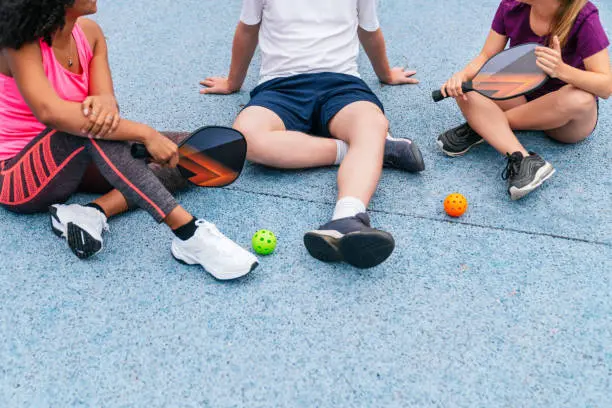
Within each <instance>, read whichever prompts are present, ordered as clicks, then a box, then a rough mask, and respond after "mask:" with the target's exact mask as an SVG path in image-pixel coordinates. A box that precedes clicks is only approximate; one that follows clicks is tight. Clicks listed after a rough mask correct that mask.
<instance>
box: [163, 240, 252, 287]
mask: <svg viewBox="0 0 612 408" xmlns="http://www.w3.org/2000/svg"><path fill="white" fill-rule="evenodd" d="M170 252H171V253H172V256H173V257H174V259H176V260H177V261H178V262H180V263H182V264H183V265H200V266H201V267H202V268H203V269H204V270H205V271H206V272H208V273H209V274H210V275H211V276H213V277H214V278H215V279H217V280H220V281H228V280H233V279H238V278H242V277H243V276H246V275H248V274H249V273H251V272H253V271H254V270H255V269H257V267H258V266H259V262H257V261H255V262H253V263H252V264H251V266H250V268H249V269H248V270H246V269H243V270H240V271H232V272H213V271H211V270H208V269H206V268H204V267H203V266H202V265H201V264H200V263H199V262H198V261H196V260H194V259H192V258H190V257H188V256H185V255H182V254H180V251H179V250H178V249H176V248H175V247H174V245H172V247H171V248H170Z"/></svg>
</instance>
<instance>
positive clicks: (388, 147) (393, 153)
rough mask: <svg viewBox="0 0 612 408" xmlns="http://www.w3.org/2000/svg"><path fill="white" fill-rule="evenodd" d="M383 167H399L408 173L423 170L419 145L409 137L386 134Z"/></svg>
mask: <svg viewBox="0 0 612 408" xmlns="http://www.w3.org/2000/svg"><path fill="white" fill-rule="evenodd" d="M384 164H385V167H391V168H393V169H400V170H404V171H408V172H410V173H418V172H420V171H423V170H425V162H424V161H423V155H422V154H421V151H420V150H419V147H418V146H417V145H416V143H414V142H413V141H412V140H410V139H396V138H394V137H391V135H389V136H387V140H386V142H385V160H384Z"/></svg>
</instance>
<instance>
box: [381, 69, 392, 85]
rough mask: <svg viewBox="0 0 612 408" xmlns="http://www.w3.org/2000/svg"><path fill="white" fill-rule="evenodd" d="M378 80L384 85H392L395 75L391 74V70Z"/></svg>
mask: <svg viewBox="0 0 612 408" xmlns="http://www.w3.org/2000/svg"><path fill="white" fill-rule="evenodd" d="M378 79H379V80H380V82H382V83H383V84H390V83H391V82H393V74H392V73H391V70H390V69H388V70H387V71H386V72H385V73H383V74H382V75H379V76H378Z"/></svg>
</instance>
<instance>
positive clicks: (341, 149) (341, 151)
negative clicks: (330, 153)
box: [334, 139, 349, 166]
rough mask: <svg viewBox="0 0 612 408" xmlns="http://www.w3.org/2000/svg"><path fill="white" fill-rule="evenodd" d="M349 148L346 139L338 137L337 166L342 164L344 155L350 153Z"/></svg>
mask: <svg viewBox="0 0 612 408" xmlns="http://www.w3.org/2000/svg"><path fill="white" fill-rule="evenodd" d="M348 149H349V145H348V144H347V143H346V142H345V141H343V140H338V139H336V161H335V162H334V164H335V165H336V166H339V165H340V164H342V161H343V160H344V157H345V156H346V154H347V153H348Z"/></svg>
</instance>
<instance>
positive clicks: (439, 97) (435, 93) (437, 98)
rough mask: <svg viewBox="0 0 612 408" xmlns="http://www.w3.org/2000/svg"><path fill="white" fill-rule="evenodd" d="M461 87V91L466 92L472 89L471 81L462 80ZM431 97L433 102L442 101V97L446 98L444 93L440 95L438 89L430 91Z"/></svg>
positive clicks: (440, 92)
mask: <svg viewBox="0 0 612 408" xmlns="http://www.w3.org/2000/svg"><path fill="white" fill-rule="evenodd" d="M461 89H462V90H463V93H467V92H470V91H473V89H472V81H469V82H464V83H463V84H462V85H461ZM431 97H432V98H433V100H434V102H440V101H443V100H444V99H446V98H445V97H444V95H442V91H441V90H439V89H437V90H435V91H433V92H432V93H431Z"/></svg>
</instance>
